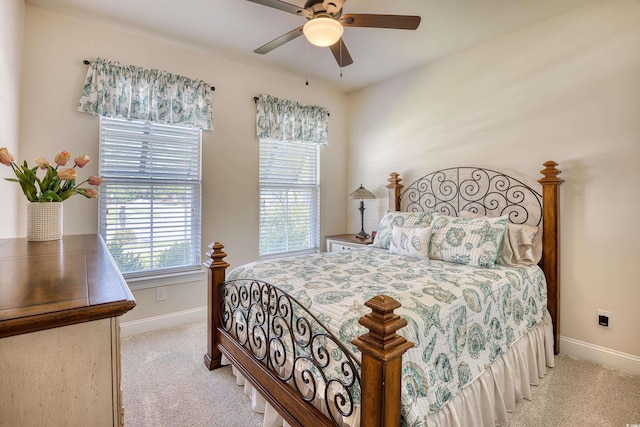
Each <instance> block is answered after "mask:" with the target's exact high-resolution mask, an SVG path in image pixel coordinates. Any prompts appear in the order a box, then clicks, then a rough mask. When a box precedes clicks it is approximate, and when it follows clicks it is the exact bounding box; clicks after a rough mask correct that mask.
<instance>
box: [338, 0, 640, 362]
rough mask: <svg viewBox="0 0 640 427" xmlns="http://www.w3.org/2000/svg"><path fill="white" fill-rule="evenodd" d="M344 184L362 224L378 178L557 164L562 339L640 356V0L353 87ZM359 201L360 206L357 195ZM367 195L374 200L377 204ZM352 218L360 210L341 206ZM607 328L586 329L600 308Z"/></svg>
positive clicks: (529, 178) (532, 171) (604, 5)
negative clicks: (362, 199)
mask: <svg viewBox="0 0 640 427" xmlns="http://www.w3.org/2000/svg"><path fill="white" fill-rule="evenodd" d="M349 110H350V111H349V115H350V119H351V120H350V129H349V143H350V145H349V147H350V148H349V153H350V156H349V158H350V161H349V168H348V170H349V175H348V183H349V185H348V188H356V186H357V185H358V184H359V183H360V182H362V183H363V184H364V185H365V186H366V187H367V188H369V189H370V190H372V191H374V192H375V193H376V195H377V196H378V197H381V198H383V200H377V201H373V202H374V203H368V204H367V206H369V207H370V209H368V210H367V212H366V213H367V214H368V217H367V220H366V222H367V227H366V228H367V229H368V230H371V229H375V227H376V226H377V221H378V219H379V218H380V216H381V214H382V212H383V211H384V209H385V208H386V205H387V199H386V189H385V188H384V184H385V179H386V177H387V175H388V173H389V172H391V171H397V172H400V173H401V174H402V175H404V177H405V182H406V183H410V182H413V180H415V179H417V178H419V177H420V176H422V175H423V174H424V173H426V172H429V171H431V170H436V169H438V168H443V167H450V166H458V165H471V166H485V167H490V168H494V169H496V168H499V169H501V170H504V171H506V172H509V173H512V174H515V175H516V176H519V177H521V178H524V179H526V182H528V183H530V184H536V183H535V180H536V179H537V178H538V177H539V175H538V171H539V170H541V169H542V163H543V162H544V161H546V160H549V159H553V160H555V161H556V162H558V163H559V164H560V169H561V170H562V175H561V177H563V178H564V179H565V180H566V182H565V183H564V185H563V186H562V190H561V193H562V196H561V197H562V230H561V234H562V251H561V256H562V274H561V278H562V298H561V303H562V304H561V331H560V332H561V335H562V336H564V337H569V338H572V339H574V340H579V341H582V342H586V343H590V344H594V345H597V346H602V347H606V348H608V349H613V350H617V351H620V352H624V353H628V354H631V355H635V356H640V310H639V309H638V301H640V286H639V281H638V269H637V263H638V260H639V259H640V249H639V247H640V246H639V244H638V242H640V227H638V226H637V224H636V222H637V220H638V211H639V210H640V191H638V184H639V183H640V167H639V165H640V2H638V1H637V0H622V1H603V2H599V3H598V4H596V5H594V6H592V7H587V8H582V9H578V10H576V11H573V12H570V13H567V14H565V15H561V16H559V17H557V18H554V19H550V20H547V21H545V22H542V23H540V24H537V25H535V26H532V27H529V28H526V29H524V30H521V31H517V32H514V33H512V34H510V35H507V36H505V37H502V38H500V39H497V40H494V41H492V42H489V43H486V44H483V45H481V46H478V47H476V48H473V49H469V50H467V51H465V52H462V53H460V54H458V55H455V56H452V57H449V58H447V59H444V60H442V61H440V62H438V63H435V64H432V65H430V66H426V67H424V68H421V69H418V70H415V71H414V72H411V73H409V74H406V75H403V76H400V77H397V78H394V79H391V80H388V81H386V82H383V83H381V84H378V85H375V86H373V87H370V88H366V89H363V90H361V91H358V92H355V93H353V94H350V96H349ZM368 202H370V201H368ZM376 202H377V203H376ZM348 214H349V227H350V228H351V229H356V228H358V226H359V219H358V216H357V211H356V210H355V206H353V207H352V206H350V207H349V210H348ZM598 309H604V310H609V311H611V312H612V328H611V329H609V330H607V329H603V328H601V327H599V326H597V316H596V313H597V310H598Z"/></svg>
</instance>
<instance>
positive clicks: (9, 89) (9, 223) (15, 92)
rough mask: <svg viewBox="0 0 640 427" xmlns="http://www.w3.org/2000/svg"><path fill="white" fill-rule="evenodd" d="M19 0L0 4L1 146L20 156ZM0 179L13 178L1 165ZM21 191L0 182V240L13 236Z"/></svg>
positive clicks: (21, 24) (21, 7)
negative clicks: (7, 205) (0, 198)
mask: <svg viewBox="0 0 640 427" xmlns="http://www.w3.org/2000/svg"><path fill="white" fill-rule="evenodd" d="M24 9H25V6H24V3H23V2H22V0H4V1H1V2H0V64H1V66H0V147H7V148H8V149H9V151H10V152H11V153H12V154H13V155H14V156H16V158H17V157H18V156H19V154H20V151H19V144H18V136H19V112H20V71H21V64H22V34H23V30H24ZM0 171H1V172H0V177H1V178H7V177H11V178H15V176H14V175H13V173H12V172H11V169H9V168H8V167H5V166H4V165H0ZM21 194H22V192H21V191H20V187H19V186H18V184H15V183H12V182H8V181H5V180H4V179H0V195H2V200H3V203H5V204H6V203H8V204H9V208H8V209H7V208H6V205H5V207H4V208H3V209H0V238H3V237H5V238H6V237H16V236H17V227H18V210H17V209H16V208H14V206H15V205H16V204H17V201H18V199H19V197H20V195H21Z"/></svg>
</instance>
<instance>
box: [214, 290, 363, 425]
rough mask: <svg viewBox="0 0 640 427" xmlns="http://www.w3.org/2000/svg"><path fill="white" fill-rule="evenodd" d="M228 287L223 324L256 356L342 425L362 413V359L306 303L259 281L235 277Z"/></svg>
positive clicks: (335, 422)
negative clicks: (357, 413)
mask: <svg viewBox="0 0 640 427" xmlns="http://www.w3.org/2000/svg"><path fill="white" fill-rule="evenodd" d="M222 292H223V298H222V299H221V302H222V307H221V310H220V317H221V318H220V325H221V328H222V329H223V330H225V331H226V332H228V333H229V334H230V335H231V336H233V337H234V338H235V339H236V340H237V342H238V344H240V345H241V346H242V347H244V348H245V349H246V350H248V352H249V353H250V354H251V355H253V358H254V359H255V360H257V361H259V362H260V363H262V364H263V365H264V366H265V367H266V368H267V369H268V370H270V371H272V372H273V373H274V374H275V375H276V376H277V377H278V379H279V380H280V381H282V382H283V383H286V384H289V385H290V386H291V387H293V388H294V389H295V390H296V391H297V392H298V393H299V395H300V396H301V397H302V399H304V401H306V402H312V403H313V404H314V405H315V406H316V407H317V408H318V409H319V410H320V411H321V412H322V413H324V414H325V415H326V416H328V417H329V418H330V419H331V420H332V421H333V423H334V424H335V425H336V426H341V425H343V423H344V422H345V420H348V419H349V418H350V417H353V416H355V415H356V411H357V408H359V406H360V397H361V395H360V369H361V367H360V361H359V360H358V359H357V358H356V356H355V355H354V353H353V352H352V350H351V349H349V348H347V347H346V346H345V345H344V344H343V343H342V342H340V340H339V338H337V337H336V336H335V335H334V334H333V333H332V332H331V331H329V330H328V329H327V328H326V327H325V326H324V325H323V323H322V322H321V321H320V320H319V319H318V318H317V317H316V316H315V315H313V314H312V313H310V312H309V311H308V310H307V308H306V307H305V306H304V305H303V304H302V303H300V302H299V301H298V300H296V299H295V298H293V297H292V296H291V295H288V294H287V293H285V292H283V291H282V290H280V289H279V288H277V287H275V286H273V285H271V284H269V283H266V282H263V281H259V280H250V279H237V280H229V281H226V282H224V284H223V287H222ZM347 423H348V421H347ZM348 424H350V423H348Z"/></svg>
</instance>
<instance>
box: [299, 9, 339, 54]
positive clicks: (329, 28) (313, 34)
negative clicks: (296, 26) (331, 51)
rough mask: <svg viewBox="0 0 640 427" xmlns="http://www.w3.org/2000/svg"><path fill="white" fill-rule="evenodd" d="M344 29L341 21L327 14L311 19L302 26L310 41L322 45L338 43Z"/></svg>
mask: <svg viewBox="0 0 640 427" xmlns="http://www.w3.org/2000/svg"><path fill="white" fill-rule="evenodd" d="M343 31H344V28H343V27H342V24H341V23H340V22H338V21H337V20H335V19H333V18H328V17H325V16H320V17H318V18H314V19H312V20H310V21H309V22H307V23H306V24H304V27H303V28H302V32H303V33H304V35H305V37H306V38H307V40H309V43H311V44H313V45H316V46H320V47H326V46H331V45H334V44H336V43H337V42H338V40H340V37H342V33H343Z"/></svg>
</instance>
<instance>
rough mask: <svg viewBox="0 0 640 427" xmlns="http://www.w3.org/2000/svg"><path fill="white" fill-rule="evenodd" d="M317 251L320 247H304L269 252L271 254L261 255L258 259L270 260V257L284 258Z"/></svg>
mask: <svg viewBox="0 0 640 427" xmlns="http://www.w3.org/2000/svg"><path fill="white" fill-rule="evenodd" d="M318 252H320V248H313V249H305V250H302V251H293V252H280V253H277V254H271V255H261V256H260V260H261V261H263V260H270V259H278V258H286V257H290V256H297V255H307V254H317V253H318Z"/></svg>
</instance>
